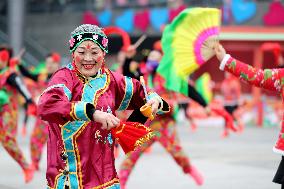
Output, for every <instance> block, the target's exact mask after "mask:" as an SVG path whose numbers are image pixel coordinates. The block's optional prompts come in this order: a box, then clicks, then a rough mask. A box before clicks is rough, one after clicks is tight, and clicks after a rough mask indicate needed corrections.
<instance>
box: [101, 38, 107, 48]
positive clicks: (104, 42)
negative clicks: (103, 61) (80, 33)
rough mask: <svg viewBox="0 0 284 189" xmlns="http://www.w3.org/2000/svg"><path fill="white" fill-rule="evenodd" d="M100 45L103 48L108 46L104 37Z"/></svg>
mask: <svg viewBox="0 0 284 189" xmlns="http://www.w3.org/2000/svg"><path fill="white" fill-rule="evenodd" d="M102 44H103V46H104V47H106V46H107V44H108V39H107V38H105V37H104V38H103V41H102Z"/></svg>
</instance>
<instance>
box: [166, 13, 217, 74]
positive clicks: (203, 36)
mask: <svg viewBox="0 0 284 189" xmlns="http://www.w3.org/2000/svg"><path fill="white" fill-rule="evenodd" d="M220 19H221V13H220V10H219V9H215V8H191V9H186V10H185V11H183V12H182V13H181V14H180V15H178V16H177V17H176V18H175V19H174V21H173V22H172V23H171V24H170V25H169V26H167V27H166V29H165V31H164V33H163V36H162V46H163V50H164V53H165V55H166V54H168V53H170V54H171V55H172V57H171V58H172V60H173V64H174V65H175V68H176V69H177V73H178V74H181V75H189V74H191V73H192V72H193V71H195V70H196V69H197V68H198V67H200V66H201V65H202V64H203V63H204V62H206V61H207V60H209V59H210V58H211V57H212V56H214V50H213V46H214V44H215V43H216V42H217V41H218V35H219V31H220V30H219V28H220V22H221V21H220Z"/></svg>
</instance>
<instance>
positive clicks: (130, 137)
mask: <svg viewBox="0 0 284 189" xmlns="http://www.w3.org/2000/svg"><path fill="white" fill-rule="evenodd" d="M111 133H112V135H113V136H114V138H115V139H116V140H117V141H118V143H119V144H120V146H121V147H122V149H123V151H124V152H125V153H126V154H127V153H128V152H131V151H133V150H134V149H135V148H136V147H137V146H141V145H142V144H143V143H144V142H147V141H149V140H150V139H151V138H152V137H154V136H155V135H154V133H153V131H152V130H151V129H150V128H148V127H146V126H145V125H143V124H141V123H137V122H120V125H119V126H117V127H115V128H113V129H112V130H111Z"/></svg>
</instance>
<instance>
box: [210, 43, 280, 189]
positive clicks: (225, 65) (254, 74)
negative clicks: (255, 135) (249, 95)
mask: <svg viewBox="0 0 284 189" xmlns="http://www.w3.org/2000/svg"><path fill="white" fill-rule="evenodd" d="M215 53H216V56H217V58H218V60H219V61H220V62H221V64H220V67H219V68H220V69H221V70H224V71H227V72H230V73H232V74H233V75H235V76H236V77H238V78H240V80H242V81H244V82H246V83H248V84H250V85H253V86H256V87H260V88H264V89H268V90H271V91H275V92H278V93H279V95H280V96H281V97H282V99H283V98H284V88H283V86H284V82H283V79H284V69H281V68H280V69H265V70H262V69H257V68H253V67H252V66H250V65H248V64H244V63H242V62H241V61H239V60H237V59H235V58H233V57H231V56H230V55H229V54H226V51H225V49H224V48H223V46H222V45H220V44H217V45H216V46H215ZM283 135H284V123H283V122H282V126H281V129H280V132H279V135H278V140H277V142H276V144H275V146H274V148H273V151H274V152H275V153H278V154H280V155H282V160H281V162H280V164H279V167H278V170H277V172H276V174H275V176H274V179H273V182H275V183H278V184H281V185H282V186H281V188H282V189H283V188H284V157H283V156H284V138H283Z"/></svg>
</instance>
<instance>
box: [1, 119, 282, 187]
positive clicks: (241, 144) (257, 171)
mask: <svg viewBox="0 0 284 189" xmlns="http://www.w3.org/2000/svg"><path fill="white" fill-rule="evenodd" d="M178 130H179V135H180V140H181V143H182V145H183V147H184V150H185V152H186V154H188V156H189V157H190V158H191V162H192V163H193V164H194V165H195V166H196V167H197V168H198V169H199V170H200V171H201V172H202V173H203V175H204V178H205V183H204V185H203V186H201V187H198V186H196V185H195V183H194V182H193V180H192V179H191V178H190V176H188V175H184V174H183V172H182V171H181V169H180V168H179V167H178V166H177V165H176V163H175V162H174V161H173V159H172V158H171V157H170V156H169V155H168V154H167V153H166V151H165V150H164V149H163V148H162V147H161V146H160V145H159V144H155V145H154V146H153V150H152V152H151V153H149V154H145V155H143V156H142V157H141V159H140V160H139V161H138V164H137V166H136V167H135V169H134V171H133V172H132V175H131V177H130V179H129V182H128V184H127V188H128V189H145V188H147V189H154V188H163V189H170V188H175V189H185V188H191V189H197V188H200V189H277V188H280V186H279V185H276V184H273V183H272V182H271V180H272V178H273V175H274V173H275V171H276V168H277V166H278V163H279V160H280V158H281V157H280V156H279V155H277V154H274V153H273V152H272V146H273V144H274V142H275V140H276V137H277V134H278V130H279V128H276V127H274V128H257V127H248V128H246V129H245V131H244V132H243V133H242V134H232V135H230V137H228V138H226V139H222V138H220V134H221V128H220V127H213V126H212V127H210V126H207V127H200V128H198V130H197V131H196V132H192V131H190V128H189V124H188V122H187V121H184V122H179V124H178ZM19 142H20V144H21V147H22V149H23V150H24V153H25V155H26V156H27V157H29V142H28V139H27V138H25V139H19ZM0 154H1V155H0V189H20V188H21V189H41V188H45V166H46V165H45V164H46V161H45V159H46V152H45V153H44V155H43V161H42V162H41V165H40V169H41V171H40V172H37V173H36V174H35V178H34V180H33V181H32V182H31V183H30V184H25V183H24V179H23V174H22V172H21V169H20V168H19V166H18V165H17V164H16V163H15V162H14V161H13V160H12V159H11V158H10V157H9V156H8V154H7V153H6V152H5V150H4V149H3V148H2V147H0ZM123 158H124V156H123V155H122V151H121V154H120V156H119V158H118V159H117V162H116V163H117V167H119V164H120V162H121V161H122V159H123ZM29 160H30V159H29Z"/></svg>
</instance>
